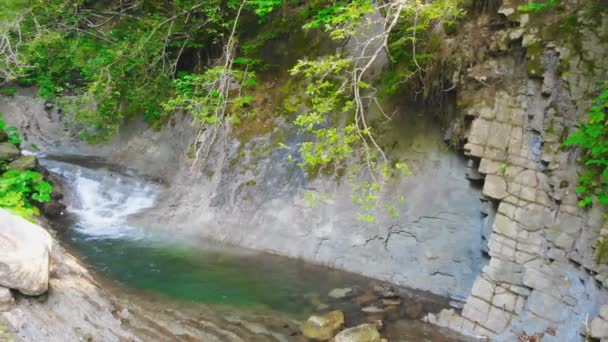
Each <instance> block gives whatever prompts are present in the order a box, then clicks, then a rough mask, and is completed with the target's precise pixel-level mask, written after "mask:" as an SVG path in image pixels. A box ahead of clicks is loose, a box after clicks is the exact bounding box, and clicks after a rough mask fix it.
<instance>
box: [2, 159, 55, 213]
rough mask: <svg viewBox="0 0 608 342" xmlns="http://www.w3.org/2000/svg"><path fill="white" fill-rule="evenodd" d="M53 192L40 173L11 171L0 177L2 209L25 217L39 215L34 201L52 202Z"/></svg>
mask: <svg viewBox="0 0 608 342" xmlns="http://www.w3.org/2000/svg"><path fill="white" fill-rule="evenodd" d="M52 190H53V187H52V186H51V184H49V183H48V182H46V181H44V180H43V179H42V175H41V174H39V173H38V172H34V171H18V170H9V171H6V172H4V173H3V174H2V175H0V207H2V208H4V209H7V210H9V211H11V212H13V213H14V214H16V215H19V216H23V217H31V216H33V215H39V210H38V208H37V207H36V206H34V205H33V204H32V201H36V202H39V203H43V202H48V201H50V200H51V191H52Z"/></svg>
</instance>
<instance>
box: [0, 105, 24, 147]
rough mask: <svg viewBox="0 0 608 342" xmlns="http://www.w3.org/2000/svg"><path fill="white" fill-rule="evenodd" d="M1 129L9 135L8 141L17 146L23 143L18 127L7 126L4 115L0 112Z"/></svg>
mask: <svg viewBox="0 0 608 342" xmlns="http://www.w3.org/2000/svg"><path fill="white" fill-rule="evenodd" d="M0 130H3V131H5V132H6V134H7V135H8V141H9V142H10V143H11V144H13V145H15V146H19V145H21V137H20V136H19V132H17V127H14V126H7V125H6V122H4V119H3V117H2V113H0Z"/></svg>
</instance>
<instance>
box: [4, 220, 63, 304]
mask: <svg viewBox="0 0 608 342" xmlns="http://www.w3.org/2000/svg"><path fill="white" fill-rule="evenodd" d="M52 244H53V241H52V239H51V236H50V235H49V233H47V232H46V231H45V230H44V229H42V228H40V227H38V226H36V225H34V224H32V223H30V222H28V221H27V220H25V219H23V218H20V217H16V216H13V215H12V214H10V213H9V212H7V211H6V210H3V209H0V286H4V287H7V288H11V289H16V290H19V292H21V293H23V294H26V295H34V296H35V295H41V294H43V293H45V292H46V291H47V290H48V284H49V253H50V251H51V248H52Z"/></svg>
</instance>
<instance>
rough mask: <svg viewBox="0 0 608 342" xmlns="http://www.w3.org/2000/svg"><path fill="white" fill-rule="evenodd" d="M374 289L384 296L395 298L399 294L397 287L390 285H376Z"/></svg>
mask: <svg viewBox="0 0 608 342" xmlns="http://www.w3.org/2000/svg"><path fill="white" fill-rule="evenodd" d="M373 290H374V292H375V293H377V294H378V295H379V296H381V297H382V298H394V297H398V296H399V295H398V294H397V292H396V291H395V289H393V288H392V287H391V286H388V285H374V287H373Z"/></svg>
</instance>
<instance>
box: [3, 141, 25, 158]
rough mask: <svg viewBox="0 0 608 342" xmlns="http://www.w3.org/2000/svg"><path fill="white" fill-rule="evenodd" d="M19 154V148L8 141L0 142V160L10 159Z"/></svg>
mask: <svg viewBox="0 0 608 342" xmlns="http://www.w3.org/2000/svg"><path fill="white" fill-rule="evenodd" d="M20 155H21V152H20V151H19V149H18V148H17V147H16V146H15V145H13V144H11V143H8V142H3V143H0V161H12V160H15V159H17V158H18V157H19V156H20Z"/></svg>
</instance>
